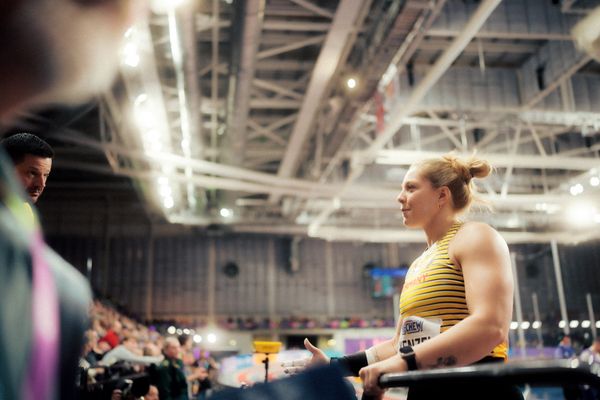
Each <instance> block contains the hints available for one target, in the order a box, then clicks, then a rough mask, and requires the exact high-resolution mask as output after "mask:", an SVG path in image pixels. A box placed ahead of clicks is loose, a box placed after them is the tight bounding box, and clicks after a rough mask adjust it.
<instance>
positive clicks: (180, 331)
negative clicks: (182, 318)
mask: <svg viewBox="0 0 600 400" xmlns="http://www.w3.org/2000/svg"><path fill="white" fill-rule="evenodd" d="M175 332H177V334H178V335H183V330H182V329H177V330H176V331H175Z"/></svg>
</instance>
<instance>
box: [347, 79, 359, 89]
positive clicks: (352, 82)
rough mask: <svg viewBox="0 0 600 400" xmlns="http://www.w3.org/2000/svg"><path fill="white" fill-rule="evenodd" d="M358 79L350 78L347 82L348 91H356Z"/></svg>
mask: <svg viewBox="0 0 600 400" xmlns="http://www.w3.org/2000/svg"><path fill="white" fill-rule="evenodd" d="M356 84H357V82H356V79H355V78H348V80H347V81H346V86H348V89H354V88H355V87H356Z"/></svg>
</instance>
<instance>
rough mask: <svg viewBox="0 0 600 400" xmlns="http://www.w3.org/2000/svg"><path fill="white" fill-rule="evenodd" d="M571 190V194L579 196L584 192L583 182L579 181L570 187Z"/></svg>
mask: <svg viewBox="0 0 600 400" xmlns="http://www.w3.org/2000/svg"><path fill="white" fill-rule="evenodd" d="M569 192H571V195H573V196H577V195H579V194H581V193H583V185H582V184H581V183H577V184H575V185H573V186H571V187H570V188H569Z"/></svg>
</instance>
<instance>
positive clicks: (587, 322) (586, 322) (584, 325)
mask: <svg viewBox="0 0 600 400" xmlns="http://www.w3.org/2000/svg"><path fill="white" fill-rule="evenodd" d="M591 325H592V323H591V322H590V321H589V320H587V319H586V320H584V321H581V327H582V328H584V329H586V328H589V327H590V326H591Z"/></svg>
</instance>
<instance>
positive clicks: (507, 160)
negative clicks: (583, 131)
mask: <svg viewBox="0 0 600 400" xmlns="http://www.w3.org/2000/svg"><path fill="white" fill-rule="evenodd" d="M515 143H522V140H519V141H518V142H515ZM444 154H446V153H445V152H435V151H413V150H380V151H379V152H378V153H377V159H376V163H377V164H383V165H411V164H413V163H415V162H417V161H421V160H424V159H427V158H436V157H441V156H443V155H444ZM461 155H462V156H464V157H469V154H466V153H465V154H461ZM478 156H479V157H481V158H484V159H486V160H488V161H489V162H490V163H491V164H492V165H493V166H495V167H500V168H508V167H510V166H511V165H513V166H514V167H515V168H532V169H556V170H575V171H583V170H588V169H592V168H597V167H598V166H600V159H597V158H591V157H562V156H560V155H555V156H538V155H517V154H515V155H510V156H507V155H506V154H501V153H484V152H481V153H478Z"/></svg>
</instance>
